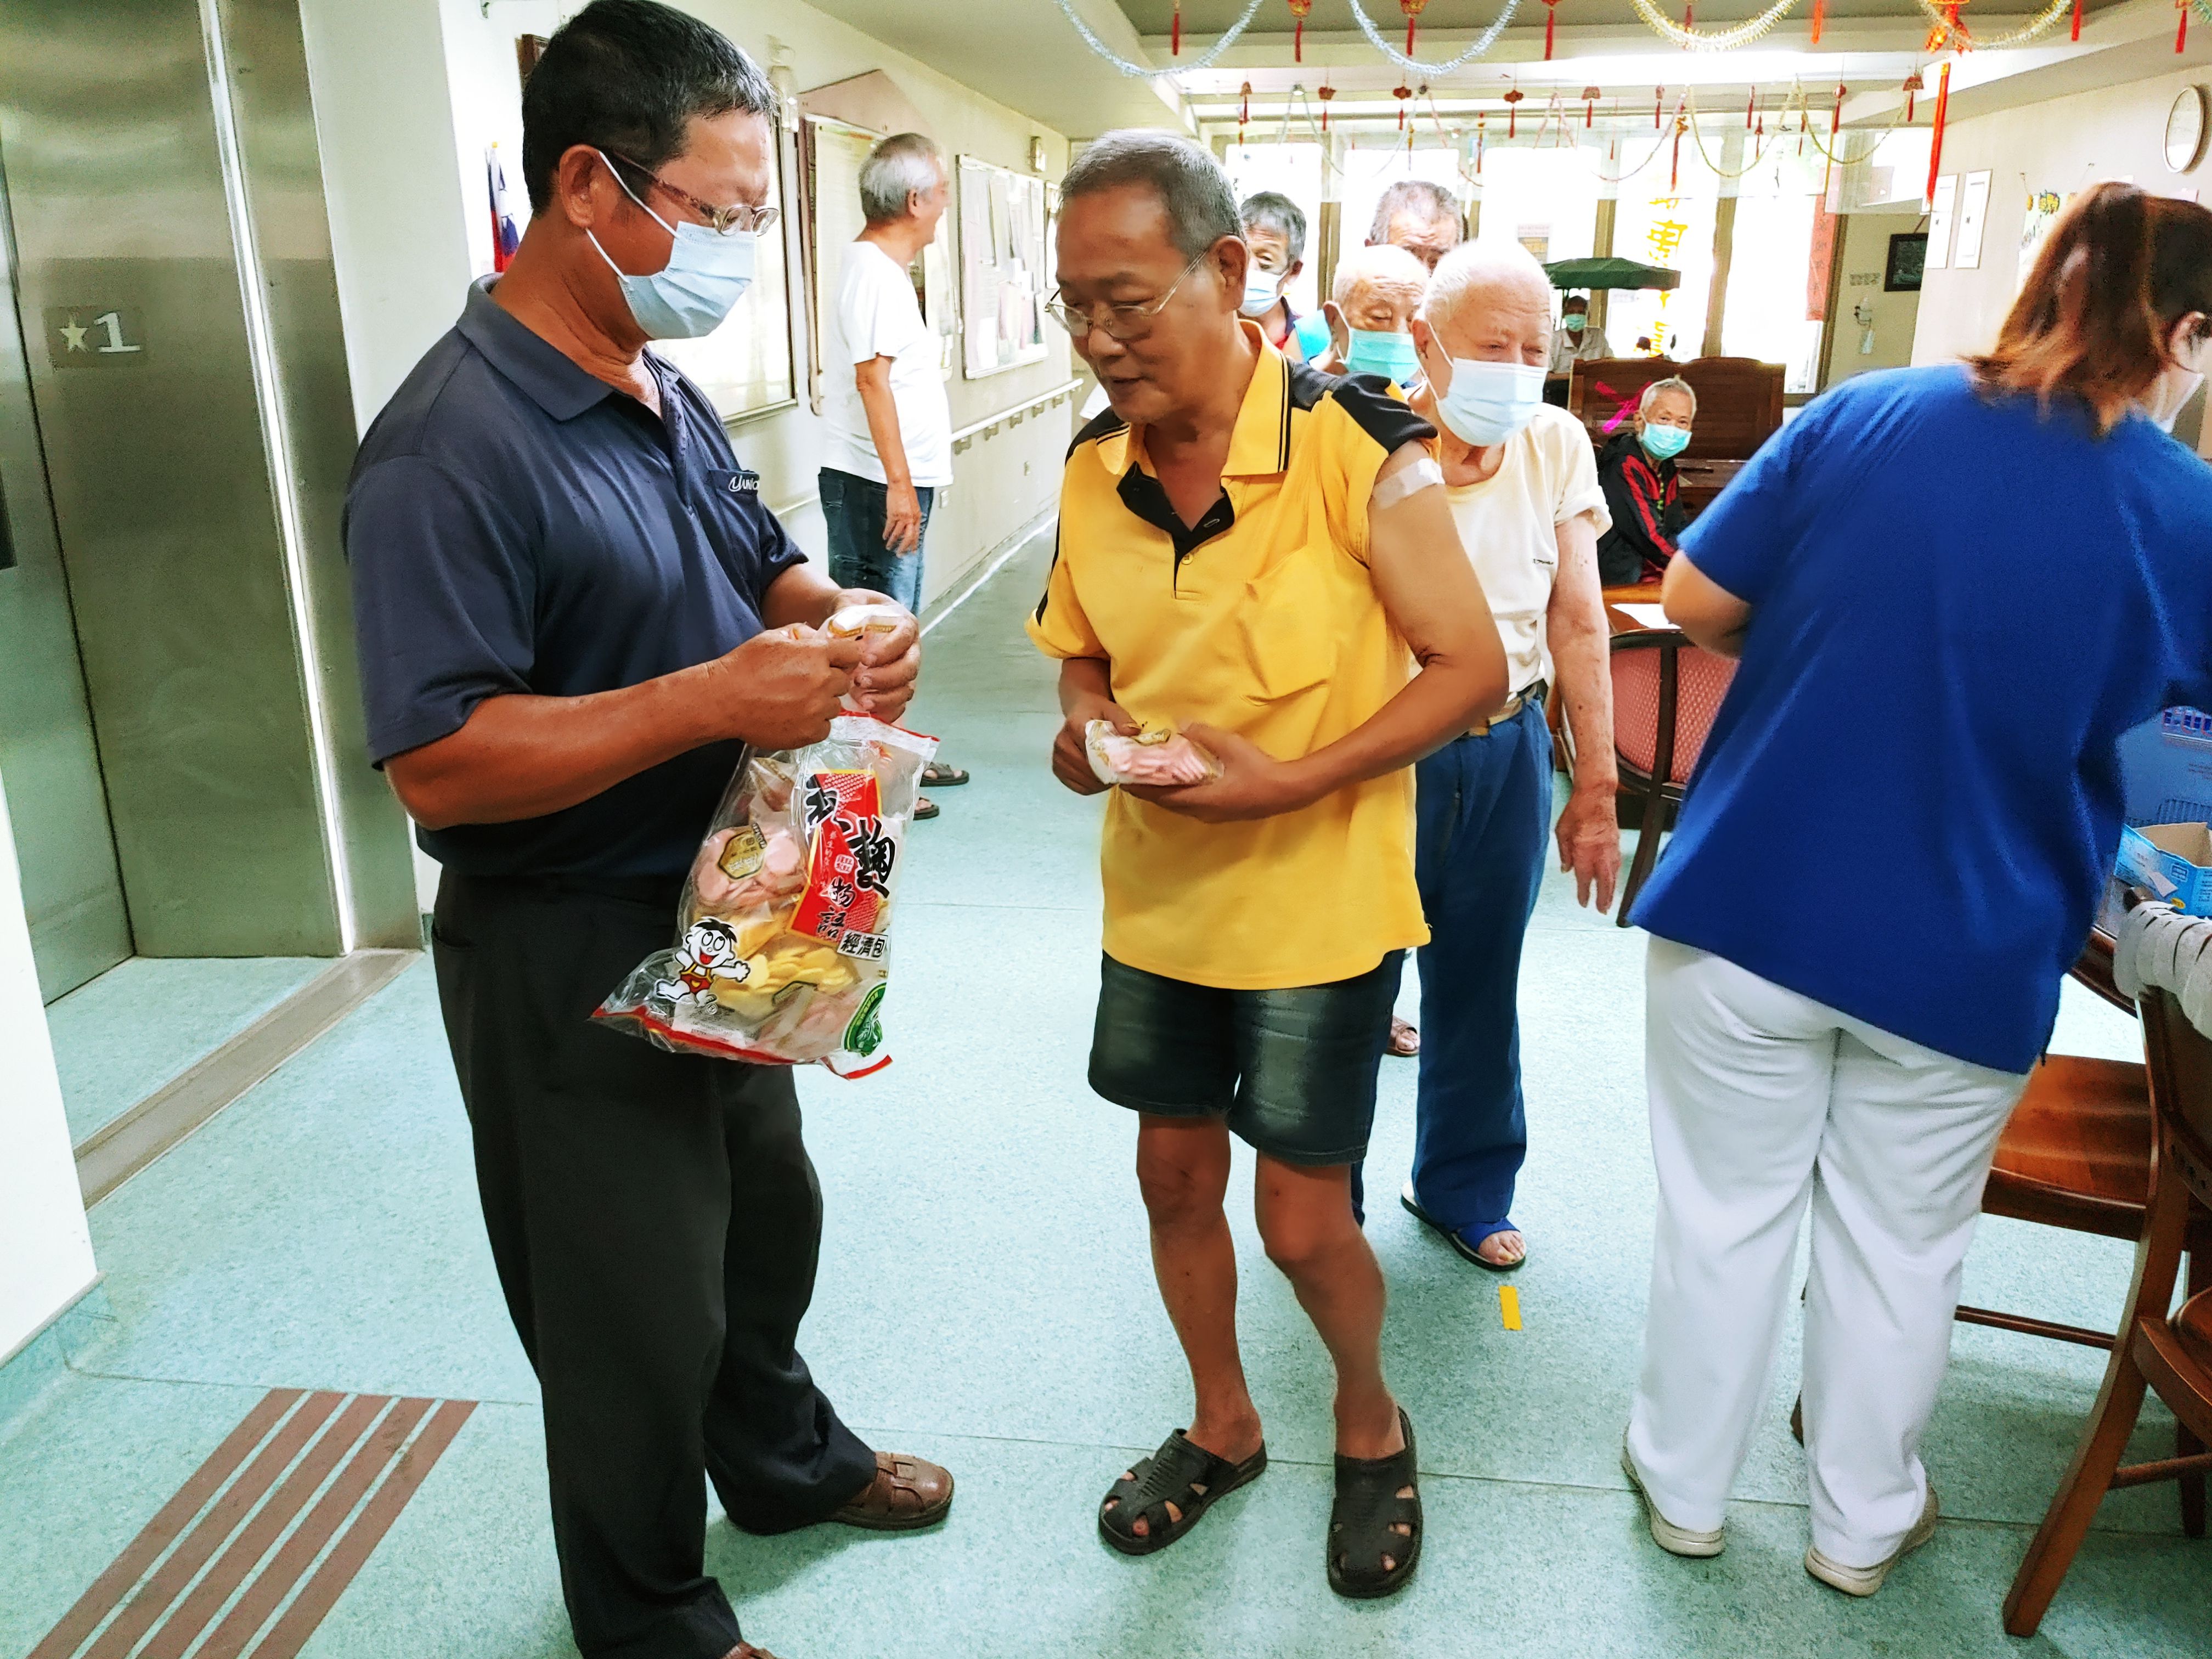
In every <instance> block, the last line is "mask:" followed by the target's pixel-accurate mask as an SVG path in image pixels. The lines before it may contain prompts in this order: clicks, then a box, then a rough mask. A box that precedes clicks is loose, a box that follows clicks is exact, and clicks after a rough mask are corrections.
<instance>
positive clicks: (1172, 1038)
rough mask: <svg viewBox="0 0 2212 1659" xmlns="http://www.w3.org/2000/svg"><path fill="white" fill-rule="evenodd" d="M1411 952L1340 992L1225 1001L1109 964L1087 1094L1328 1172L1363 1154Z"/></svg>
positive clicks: (1237, 994) (1212, 992) (1226, 997)
mask: <svg viewBox="0 0 2212 1659" xmlns="http://www.w3.org/2000/svg"><path fill="white" fill-rule="evenodd" d="M1404 957H1405V952H1404V951H1392V952H1391V953H1390V954H1389V956H1387V957H1384V958H1383V961H1382V963H1381V964H1380V965H1379V966H1378V967H1376V969H1373V970H1372V971H1371V972H1369V973H1365V974H1362V975H1360V976H1359V977H1358V978H1357V979H1347V980H1342V981H1338V982H1337V983H1336V984H1334V985H1304V986H1298V987H1294V988H1292V989H1290V990H1285V991H1224V990H1218V989H1216V988H1214V987H1212V986H1206V985H1192V984H1190V983H1188V982H1187V981H1183V980H1179V979H1168V978H1165V977H1164V976H1163V975H1158V974H1148V973H1146V972H1145V971H1144V970H1143V969H1139V968H1132V967H1129V966H1128V965H1127V964H1126V963H1119V962H1116V961H1115V960H1114V958H1113V957H1105V958H1104V959H1103V962H1104V965H1103V969H1102V971H1101V977H1100V985H1099V991H1098V1027H1097V1035H1096V1036H1095V1037H1094V1038H1093V1039H1092V1042H1091V1089H1092V1090H1093V1091H1095V1092H1096V1093H1097V1094H1098V1095H1100V1096H1102V1097H1103V1098H1105V1099H1107V1100H1110V1101H1112V1102H1113V1103H1115V1105H1117V1106H1127V1107H1128V1108H1129V1109H1131V1110H1133V1111H1139V1112H1151V1113H1153V1114H1156V1115H1158V1116H1161V1117H1221V1118H1225V1119H1227V1121H1228V1124H1229V1127H1230V1129H1231V1131H1232V1132H1233V1133H1235V1134H1236V1135H1237V1137H1238V1139H1242V1140H1243V1141H1245V1142H1247V1143H1248V1144H1249V1145H1250V1146H1251V1147H1252V1148H1253V1149H1254V1150H1255V1152H1265V1153H1266V1154H1267V1156H1268V1157H1269V1158H1274V1159H1276V1160H1277V1161H1279V1162H1280V1163H1284V1164H1310V1165H1314V1166H1316V1167H1327V1166H1329V1165H1333V1164H1357V1163H1358V1162H1359V1160H1360V1159H1362V1158H1364V1157H1366V1156H1367V1136H1368V1132H1369V1130H1370V1129H1371V1128H1372V1127H1374V1123H1375V1079H1376V1072H1377V1071H1378V1070H1380V1068H1381V1066H1382V1064H1383V1048H1385V1047H1386V1046H1387V1045H1388V1044H1389V1040H1390V1011H1391V1008H1392V1006H1393V1005H1394V1004H1395V1002H1396V1001H1397V998H1398V979H1399V971H1400V969H1401V967H1402V965H1403V959H1404Z"/></svg>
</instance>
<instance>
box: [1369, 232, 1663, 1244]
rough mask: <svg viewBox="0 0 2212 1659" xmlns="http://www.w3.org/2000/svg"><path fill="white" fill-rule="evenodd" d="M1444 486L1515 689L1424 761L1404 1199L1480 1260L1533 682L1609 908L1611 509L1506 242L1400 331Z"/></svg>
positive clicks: (1507, 1218) (1509, 982)
mask: <svg viewBox="0 0 2212 1659" xmlns="http://www.w3.org/2000/svg"><path fill="white" fill-rule="evenodd" d="M1413 342H1414V346H1415V349H1416V350H1417V351H1418V352H1419V357H1420V365H1421V372H1422V374H1423V377H1424V380H1423V384H1421V385H1420V386H1418V387H1416V388H1415V389H1414V391H1413V407H1414V408H1415V409H1416V410H1419V412H1420V414H1421V415H1422V416H1424V417H1425V419H1426V420H1427V421H1428V422H1429V423H1430V424H1431V425H1432V426H1434V427H1435V428H1437V461H1438V463H1439V464H1440V465H1441V468H1442V477H1441V479H1440V481H1439V482H1440V483H1442V485H1443V489H1444V491H1445V494H1446V495H1447V497H1448V498H1449V501H1450V503H1451V507H1452V516H1453V518H1454V520H1455V521H1456V522H1457V525H1458V527H1459V535H1460V541H1461V544H1462V545H1463V546H1464V547H1465V548H1466V549H1467V550H1468V556H1469V557H1471V558H1472V559H1473V560H1474V566H1475V571H1476V574H1478V575H1479V576H1480V578H1481V579H1482V591H1483V592H1484V593H1485V594H1486V595H1487V596H1488V598H1489V600H1490V609H1491V611H1492V615H1494V616H1495V617H1497V620H1498V632H1499V633H1500V635H1503V637H1504V646H1505V660H1506V665H1507V668H1508V670H1509V678H1508V682H1507V683H1508V684H1510V686H1511V687H1512V696H1510V698H1508V700H1507V701H1506V703H1505V705H1504V708H1500V709H1498V711H1497V712H1496V713H1495V714H1492V716H1491V717H1490V718H1489V719H1487V720H1484V721H1482V722H1481V723H1480V725H1478V726H1476V727H1475V728H1474V730H1473V731H1471V732H1468V734H1467V735H1466V736H1464V737H1462V738H1458V739H1456V740H1455V741H1454V742H1452V743H1450V744H1447V745H1445V747H1443V749H1440V750H1437V752H1436V753H1435V754H1433V755H1431V756H1430V757H1428V759H1426V760H1425V761H1423V762H1421V763H1420V767H1419V817H1420V823H1419V842H1418V853H1417V866H1416V872H1417V874H1418V876H1419V881H1420V887H1421V902H1422V905H1423V908H1424V909H1425V911H1426V913H1427V917H1428V923H1429V929H1430V933H1431V941H1430V943H1429V944H1428V945H1426V946H1425V947H1424V948H1423V950H1422V951H1421V953H1420V958H1419V961H1420V970H1421V1026H1422V1044H1421V1075H1420V1096H1419V1116H1418V1126H1417V1129H1416V1135H1415V1142H1414V1152H1413V1178H1412V1179H1411V1181H1409V1182H1407V1187H1406V1192H1405V1205H1406V1207H1407V1209H1408V1210H1410V1211H1412V1212H1413V1214H1414V1215H1416V1216H1417V1217H1419V1218H1420V1219H1421V1220H1423V1221H1425V1222H1426V1223H1427V1224H1428V1225H1431V1227H1433V1228H1435V1229H1436V1230H1437V1231H1438V1232H1439V1233H1441V1234H1443V1237H1445V1238H1446V1239H1447V1240H1448V1241H1449V1243H1450V1244H1451V1246H1452V1248H1453V1249H1455V1250H1457V1251H1458V1252H1459V1253H1460V1255H1462V1256H1464V1257H1466V1258H1467V1259H1468V1261H1472V1262H1474V1263H1476V1264H1477V1265H1478V1266H1480V1267H1488V1268H1492V1269H1493V1270H1495V1271H1498V1272H1501V1273H1502V1272H1505V1271H1507V1270H1510V1269H1511V1268H1513V1267H1518V1266H1520V1264H1521V1262H1522V1260H1523V1259H1524V1258H1525V1257H1526V1255H1527V1246H1526V1243H1524V1241H1523V1239H1522V1235H1521V1231H1520V1229H1519V1228H1518V1227H1516V1225H1514V1222H1513V1219H1512V1214H1511V1211H1512V1204H1513V1185H1514V1180H1515V1177H1516V1176H1517V1175H1518V1174H1519V1173H1520V1170H1521V1164H1522V1159H1523V1158H1524V1157H1525V1155H1526V1153H1527V1150H1528V1127H1527V1124H1526V1122H1525V1121H1524V1119H1523V1116H1522V1102H1521V1044H1520V1030H1519V1023H1518V1019H1517V1017H1516V994H1517V988H1518V985H1519V981H1520V973H1521V944H1522V937H1523V936H1524V935H1525V934H1526V933H1527V932H1528V918H1529V915H1530V914H1531V913H1532V912H1533V910H1534V908H1535V902H1536V890H1537V887H1538V885H1539V884H1540V883H1541V880H1542V878H1543V870H1544V842H1545V837H1546V833H1547V831H1548V830H1552V829H1553V824H1552V735H1551V732H1550V730H1549V728H1548V727H1547V725H1546V723H1545V715H1544V706H1545V703H1546V701H1547V698H1549V697H1553V696H1560V697H1565V699H1566V720H1567V725H1568V727H1569V729H1570V731H1571V733H1572V735H1573V738H1574V749H1575V771H1574V784H1573V789H1572V792H1571V794H1570V795H1569V796H1568V799H1567V805H1566V808H1565V811H1563V812H1562V813H1561V814H1560V816H1559V823H1558V826H1557V829H1556V831H1554V832H1553V833H1554V836H1555V839H1556V841H1557V842H1558V846H1559V862H1560V867H1561V868H1562V869H1571V870H1572V871H1573V872H1574V874H1575V888H1576V895H1577V898H1578V899H1579V900H1580V901H1581V902H1583V903H1585V904H1586V903H1588V902H1589V901H1590V899H1591V897H1592V896H1595V898H1596V901H1597V908H1599V909H1600V910H1601V911H1602V910H1605V909H1607V908H1610V907H1611V905H1612V903H1613V882H1614V879H1615V878H1616V877H1617V876H1618V875H1619V874H1620V829H1619V828H1618V824H1617V820H1616V819H1615V817H1614V815H1613V788H1614V785H1615V782H1616V776H1615V773H1614V769H1613V693H1612V680H1611V677H1610V675H1609V672H1608V670H1607V661H1606V656H1607V629H1606V623H1605V606H1604V600H1603V598H1602V596H1601V593H1600V592H1599V587H1598V579H1597V538H1598V537H1599V536H1600V535H1601V534H1602V533H1603V532H1604V531H1605V530H1606V529H1607V526H1609V525H1610V524H1611V523H1612V520H1611V518H1610V516H1609V515H1608V514H1607V511H1606V506H1605V492H1604V491H1603V489H1601V488H1600V487H1599V484H1598V476H1597V464H1596V459H1595V456H1594V455H1593V454H1592V453H1591V450H1590V441H1589V437H1588V435H1586V434H1584V432H1583V427H1582V423H1581V422H1579V421H1577V420H1576V419H1575V418H1574V416H1571V415H1569V414H1568V413H1567V412H1566V410H1563V409H1557V408H1553V406H1551V405H1549V404H1546V403H1545V402H1544V374H1545V370H1546V368H1547V365H1548V364H1549V362H1550V359H1551V350H1552V286H1551V283H1550V282H1549V281H1548V280H1547V278H1546V277H1545V275H1544V269H1543V267H1542V266H1541V265H1540V264H1537V263H1536V261H1535V260H1534V258H1531V257H1530V256H1529V255H1528V252H1526V251H1525V250H1524V249H1522V248H1521V247H1519V246H1516V245H1514V244H1512V243H1488V242H1478V243H1474V244H1472V245H1469V246H1464V247H1460V248H1456V249H1455V250H1453V251H1452V252H1449V253H1447V254H1446V255H1445V256H1444V257H1443V260H1442V261H1441V263H1439V264H1437V270H1436V274H1435V275H1434V276H1432V277H1431V279H1430V281H1429V289H1428V293H1427V294H1426V295H1425V296H1424V298H1423V300H1422V301H1421V309H1420V313H1419V315H1418V316H1417V317H1416V318H1415V319H1414V320H1413Z"/></svg>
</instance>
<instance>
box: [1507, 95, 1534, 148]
mask: <svg viewBox="0 0 2212 1659" xmlns="http://www.w3.org/2000/svg"><path fill="white" fill-rule="evenodd" d="M1527 96H1528V94H1527V93H1525V92H1523V91H1522V90H1521V88H1518V87H1508V88H1505V136H1506V137H1508V138H1515V137H1519V136H1520V132H1521V100H1522V99H1523V98H1526V97H1527Z"/></svg>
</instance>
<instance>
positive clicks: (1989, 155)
mask: <svg viewBox="0 0 2212 1659" xmlns="http://www.w3.org/2000/svg"><path fill="white" fill-rule="evenodd" d="M2203 78H2204V72H2203V70H2202V69H2194V70H2179V71H2177V72H2175V73H2172V74H2168V75H2160V76H2153V77H2152V78H2151V79H2149V80H2147V81H2136V82H2131V83H2130V84H2127V85H2124V86H2118V87H2107V88H2103V89H2102V90H2100V91H2096V92H2085V93H2077V94H2075V95H2073V96H2072V97H2069V98H2054V99H2051V100H2047V101H2045V102H2044V103H2039V104H2027V105H2023V106H2021V107H2020V108H2018V109H2009V110H2002V111H2000V112H1997V113H1996V114H1993V115H1983V116H1977V117H1975V118H1973V119H1972V120H1966V121H1959V122H1955V123H1954V124H1953V125H1951V127H1950V128H1949V130H1948V131H1947V132H1946V133H1945V134H1944V137H1943V163H1942V165H1943V171H1944V172H1945V173H1956V174H1958V175H1959V177H1960V179H1961V180H1962V181H1963V179H1965V177H1966V174H1967V173H1975V172H1978V171H1980V170H1981V169H1983V168H1984V167H1986V168H1988V169H1989V170H1990V175H1991V176H1990V206H1989V218H1988V224H1987V228H1986V229H1985V231H1984V235H1983V239H1982V262H1981V264H1980V265H1979V267H1978V268H1977V269H1974V270H1959V269H1958V268H1957V267H1956V266H1955V265H1952V266H1949V267H1948V268H1946V269H1944V270H1931V271H1929V273H1928V276H1927V280H1926V282H1925V283H1924V285H1923V288H1922V289H1921V294H1920V320H1919V327H1918V331H1917V335H1916V337H1915V339H1914V343H1913V350H1912V361H1913V362H1917V363H1938V362H1948V361H1950V360H1952V359H1954V358H1955V357H1957V356H1960V354H1961V353H1965V352H1970V351H1980V350H1984V349H1986V348H1988V347H1989V346H1990V344H1991V343H1993V342H1994V341H1995V340H1996V336H1997V329H1998V327H1999V326H2000V325H2002V323H2003V321H2004V316H2005V313H2006V311H2007V310H2008V309H2009V308H2010V307H2011V305H2012V301H2013V296H2014V295H2015V294H2016V293H2017V292H2018V291H2019V287H2020V237H2021V227H2022V225H2023V224H2024V222H2026V220H2027V196H2028V192H2029V191H2032V190H2055V191H2059V192H2061V193H2062V194H2065V193H2070V192H2073V191H2081V190H2085V189H2087V187H2088V186H2089V185H2093V184H2095V183H2098V182H2099V181H2100V180H2102V179H2132V181H2133V182H2134V183H2136V184H2138V185H2142V187H2143V188H2144V189H2145V190H2150V191H2160V192H2161V193H2166V194H2188V195H2194V196H2196V197H2197V198H2198V199H2200V200H2205V199H2208V197H2212V161H2207V162H2201V163H2199V164H2198V166H2197V169H2196V170H2195V171H2194V172H2192V173H2187V174H2177V173H2172V172H2169V171H2168V170H2167V168H2166V157H2165V143H2166V112H2167V111H2168V110H2169V109H2170V108H2171V107H2172V104H2173V100H2174V96H2175V94H2178V93H2179V92H2180V91H2181V89H2182V88H2184V87H2186V86H2189V85H2191V84H2192V83H2195V82H2200V81H2202V80H2203ZM1931 252H1932V250H1931Z"/></svg>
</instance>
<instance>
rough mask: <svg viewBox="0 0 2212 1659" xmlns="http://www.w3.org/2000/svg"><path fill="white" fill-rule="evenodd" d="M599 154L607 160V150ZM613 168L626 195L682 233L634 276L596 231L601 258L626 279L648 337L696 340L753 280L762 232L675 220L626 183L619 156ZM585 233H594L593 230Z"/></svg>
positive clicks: (626, 293) (633, 311) (625, 290)
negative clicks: (655, 263) (661, 261)
mask: <svg viewBox="0 0 2212 1659" xmlns="http://www.w3.org/2000/svg"><path fill="white" fill-rule="evenodd" d="M599 159H600V160H601V161H606V157H605V155H600V157H599ZM607 171H608V172H609V173H614V177H615V182H616V183H617V184H618V185H622V187H623V194H624V195H626V196H628V197H629V199H630V200H631V201H633V202H635V203H636V204H638V206H640V207H641V208H645V211H646V212H647V214H648V215H650V216H651V217H652V219H653V223H655V224H657V225H659V227H660V228H662V229H663V230H665V231H666V232H667V233H668V234H670V235H671V236H672V237H674V238H675V239H676V240H675V243H674V245H673V246H671V247H670V248H669V250H668V263H667V264H666V265H665V266H664V267H663V268H662V269H660V270H656V271H653V272H650V273H649V274H647V275H646V276H631V275H630V274H629V272H628V271H626V270H623V268H622V267H621V266H620V265H618V264H616V263H615V262H614V261H613V260H612V259H611V258H608V257H607V251H606V249H605V248H603V247H599V238H598V237H596V236H592V246H593V247H596V248H599V258H602V259H606V261H607V269H608V270H611V271H613V272H614V274H615V280H616V281H617V283H621V284H622V295H623V300H624V301H626V302H628V304H629V314H630V315H631V316H633V317H635V319H637V325H638V326H639V327H640V328H641V329H643V330H644V331H645V333H646V337H647V339H653V340H696V339H697V338H698V337H700V336H701V335H702V334H712V333H713V332H714V331H715V330H716V329H718V328H720V326H721V325H722V319H724V318H726V317H727V316H728V315H729V314H730V312H731V309H732V307H734V306H735V305H736V304H737V303H738V301H739V300H740V299H742V298H743V297H744V292H745V290H746V289H749V288H750V287H751V286H752V283H753V259H754V257H755V254H756V253H757V246H756V245H757V242H758V241H759V240H760V239H759V234H758V233H757V232H755V231H750V230H733V231H732V232H730V233H729V234H727V235H723V234H720V232H718V231H715V230H713V229H710V228H708V227H707V226H705V225H695V224H693V223H691V222H690V221H689V220H686V221H684V222H682V223H680V224H673V225H671V224H670V223H669V222H668V221H667V220H665V219H664V218H662V217H661V216H659V214H657V213H654V212H653V210H652V209H651V208H649V207H646V205H645V203H644V201H643V200H642V199H641V197H639V195H638V193H637V192H636V191H634V190H632V189H631V188H630V187H629V185H627V184H624V183H623V176H622V174H621V173H618V172H616V170H615V165H614V163H613V162H611V161H607ZM584 234H586V236H591V235H592V234H591V232H589V231H586V232H585V233H584Z"/></svg>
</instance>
